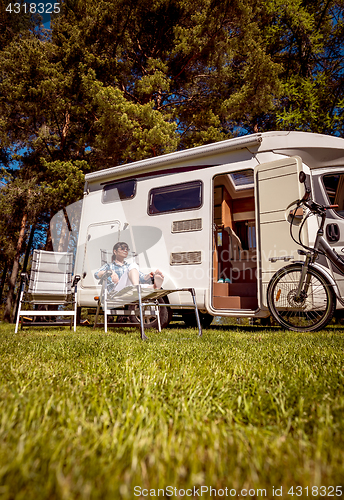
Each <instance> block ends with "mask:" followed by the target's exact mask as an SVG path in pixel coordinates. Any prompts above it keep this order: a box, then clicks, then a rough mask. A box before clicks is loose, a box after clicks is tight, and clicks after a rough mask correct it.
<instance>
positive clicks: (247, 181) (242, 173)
mask: <svg viewBox="0 0 344 500" xmlns="http://www.w3.org/2000/svg"><path fill="white" fill-rule="evenodd" d="M229 176H230V178H231V181H232V183H233V184H234V186H235V189H236V190H237V189H240V188H241V189H242V188H246V189H247V188H253V185H254V181H253V170H252V169H247V170H239V171H238V172H233V173H232V174H229Z"/></svg>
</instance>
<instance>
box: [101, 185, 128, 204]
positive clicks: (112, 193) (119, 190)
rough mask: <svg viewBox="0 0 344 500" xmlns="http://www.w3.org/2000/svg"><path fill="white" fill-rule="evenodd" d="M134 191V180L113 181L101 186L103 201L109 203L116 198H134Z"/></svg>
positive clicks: (116, 199)
mask: <svg viewBox="0 0 344 500" xmlns="http://www.w3.org/2000/svg"><path fill="white" fill-rule="evenodd" d="M135 192H136V180H131V181H122V182H113V183H111V184H106V186H104V187H103V197H102V202H103V203H111V202H113V201H118V200H128V199H130V198H134V196H135Z"/></svg>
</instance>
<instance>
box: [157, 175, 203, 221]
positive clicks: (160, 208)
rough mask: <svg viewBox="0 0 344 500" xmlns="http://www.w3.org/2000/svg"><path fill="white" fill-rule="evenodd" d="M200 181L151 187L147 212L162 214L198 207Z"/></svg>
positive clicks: (200, 191)
mask: <svg viewBox="0 0 344 500" xmlns="http://www.w3.org/2000/svg"><path fill="white" fill-rule="evenodd" d="M201 205H202V182H201V181H194V182H186V183H183V184H173V185H172V186H165V187H160V188H155V189H152V190H151V192H150V195H149V208H148V212H149V214H151V215H152V214H162V213H166V212H178V211H182V210H191V209H193V208H200V206H201Z"/></svg>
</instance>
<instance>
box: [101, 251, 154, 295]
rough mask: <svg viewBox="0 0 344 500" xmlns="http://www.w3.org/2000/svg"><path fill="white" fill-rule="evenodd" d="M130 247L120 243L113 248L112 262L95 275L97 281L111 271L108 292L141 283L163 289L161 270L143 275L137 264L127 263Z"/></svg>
mask: <svg viewBox="0 0 344 500" xmlns="http://www.w3.org/2000/svg"><path fill="white" fill-rule="evenodd" d="M128 252H129V247H128V245H127V244H126V243H125V242H123V241H119V242H118V243H116V245H114V247H113V255H112V262H111V263H110V264H108V263H106V264H104V265H103V266H102V267H101V268H100V269H98V271H96V272H95V273H94V277H95V278H96V279H98V280H99V279H101V278H102V277H103V276H104V274H105V273H107V272H108V271H111V275H110V274H109V276H108V277H107V290H108V292H111V293H113V292H119V291H120V290H122V289H123V288H125V287H126V286H130V285H138V284H139V283H145V284H153V288H161V285H162V283H163V281H164V275H163V274H162V272H161V271H159V269H157V270H156V271H155V273H153V272H150V273H148V274H143V273H142V272H141V271H140V270H139V267H138V265H137V264H135V263H132V264H129V263H128V262H126V260H125V259H126V258H127V257H128Z"/></svg>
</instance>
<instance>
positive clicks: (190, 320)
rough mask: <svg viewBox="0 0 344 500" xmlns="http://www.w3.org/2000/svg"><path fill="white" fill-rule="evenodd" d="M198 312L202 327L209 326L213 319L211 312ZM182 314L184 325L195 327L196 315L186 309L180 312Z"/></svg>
mask: <svg viewBox="0 0 344 500" xmlns="http://www.w3.org/2000/svg"><path fill="white" fill-rule="evenodd" d="M198 314H199V319H200V322H201V326H202V328H209V326H210V325H211V323H212V321H213V319H214V316H212V315H211V314H208V313H201V312H198ZM182 316H183V321H184V323H185V326H188V327H190V328H192V327H194V328H196V327H197V320H196V315H195V312H194V311H187V312H186V311H184V312H183V313H182Z"/></svg>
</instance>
